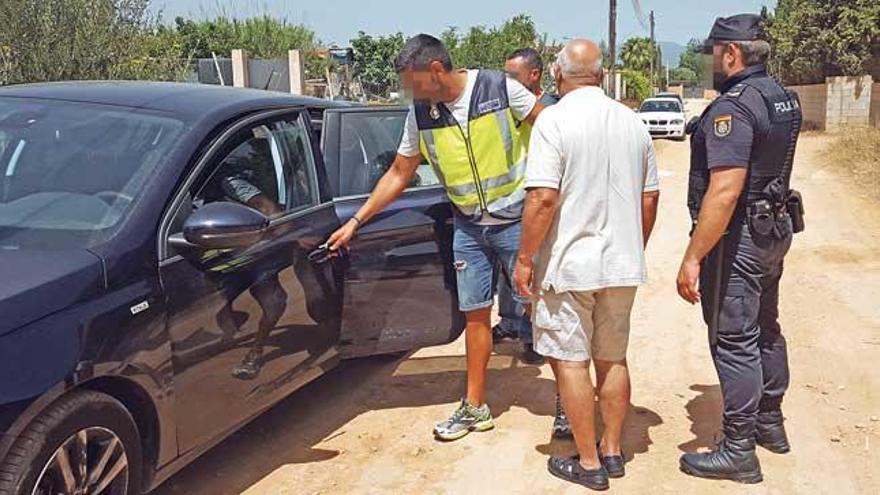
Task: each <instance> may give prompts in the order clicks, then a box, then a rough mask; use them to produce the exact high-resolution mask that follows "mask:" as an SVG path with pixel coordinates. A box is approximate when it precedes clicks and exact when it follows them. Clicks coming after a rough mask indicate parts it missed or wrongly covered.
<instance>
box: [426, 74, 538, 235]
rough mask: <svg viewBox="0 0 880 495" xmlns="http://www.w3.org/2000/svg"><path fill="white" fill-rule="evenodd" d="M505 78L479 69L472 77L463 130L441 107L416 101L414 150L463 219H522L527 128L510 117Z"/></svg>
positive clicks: (528, 128) (442, 106) (528, 127)
mask: <svg viewBox="0 0 880 495" xmlns="http://www.w3.org/2000/svg"><path fill="white" fill-rule="evenodd" d="M506 78H507V76H506V75H505V74H503V73H501V72H497V71H491V70H481V71H479V73H478V75H477V80H476V83H475V85H474V90H473V93H472V94H471V101H470V107H469V110H468V129H467V132H465V130H464V129H462V128H461V126H460V125H459V123H458V122H457V121H456V120H455V118H454V117H453V116H452V112H450V111H449V109H448V108H446V106H445V105H431V104H429V103H427V102H416V103H415V105H414V109H415V116H416V123H417V124H418V129H419V147H420V149H421V152H422V156H424V157H425V158H426V159H427V160H428V162H429V163H430V164H431V165H432V166H433V168H434V171H435V173H436V174H437V177H438V178H439V179H440V182H441V183H442V184H443V186H444V187H445V188H446V194H447V195H448V196H449V200H450V201H451V202H452V204H453V205H455V207H456V208H457V209H458V210H459V212H461V214H463V215H464V216H466V217H468V218H471V219H474V220H478V219H480V218H481V217H482V215H483V213H487V214H488V215H490V216H492V217H495V218H498V219H502V220H515V219H519V218H520V217H521V216H522V207H523V199H524V198H525V190H524V189H523V182H524V180H525V167H526V155H527V153H528V143H529V131H530V129H531V128H530V126H528V125H527V124H525V123H523V124H522V125H518V124H519V123H518V122H517V121H516V119H515V118H514V117H513V113H512V112H511V110H510V104H509V101H508V96H507V80H506Z"/></svg>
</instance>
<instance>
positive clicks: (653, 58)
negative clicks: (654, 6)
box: [648, 10, 657, 92]
mask: <svg viewBox="0 0 880 495" xmlns="http://www.w3.org/2000/svg"><path fill="white" fill-rule="evenodd" d="M648 19H650V21H651V91H652V92H653V91H654V72H655V69H654V65H655V63H656V60H657V44H656V43H657V42H656V41H655V39H654V11H653V10H652V11H651V15H650V16H648Z"/></svg>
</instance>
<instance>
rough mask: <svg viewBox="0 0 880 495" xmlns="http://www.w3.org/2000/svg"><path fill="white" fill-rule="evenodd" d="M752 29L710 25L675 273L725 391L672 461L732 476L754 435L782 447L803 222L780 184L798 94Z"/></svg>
mask: <svg viewBox="0 0 880 495" xmlns="http://www.w3.org/2000/svg"><path fill="white" fill-rule="evenodd" d="M760 36H761V18H760V17H759V16H757V15H751V14H742V15H736V16H733V17H728V18H719V19H718V20H716V22H715V25H714V26H713V27H712V31H711V33H710V34H709V39H708V40H707V45H706V47H707V50H711V53H712V60H713V67H714V69H713V73H714V74H713V75H714V78H715V85H716V89H717V90H718V91H719V92H720V93H721V96H720V97H719V98H717V99H716V100H715V101H714V102H713V103H712V104H711V105H710V106H709V107H708V108H707V109H706V111H705V112H703V115H702V116H701V117H700V119H699V122H697V123H695V124H693V125H691V126H690V127H691V129H690V131H691V132H692V136H691V171H690V179H689V187H688V189H689V190H688V208H689V209H690V212H691V217H692V219H693V221H694V228H693V232H692V235H691V241H690V244H689V245H688V248H687V252H686V253H685V256H684V261H683V262H682V265H681V270H680V272H679V275H678V292H679V294H680V295H681V297H682V298H684V299H685V300H687V301H689V302H691V303H696V302H701V303H702V308H703V316H704V319H705V321H706V323H707V325H708V326H709V340H710V349H711V353H712V359H713V360H714V362H715V368H716V370H717V372H718V378H719V381H720V382H721V391H722V394H723V397H724V418H723V425H724V426H723V428H724V431H723V433H724V437H723V439H722V440H721V442H720V443H719V444H718V447H717V449H716V450H715V451H713V452H710V453H705V454H700V453H689V454H685V455H683V456H682V457H681V461H680V467H681V470H682V471H684V472H685V473H687V474H690V475H693V476H698V477H703V478H714V479H730V480H734V481H739V482H743V483H758V482H760V481H761V480H762V479H763V477H762V474H761V466H760V463H759V462H758V457H757V455H756V454H755V445H756V443H757V444H758V445H761V446H763V447H765V448H766V449H767V450H770V451H771V452H775V453H780V454H781V453H785V452H788V451H789V444H788V439H787V437H786V434H785V429H784V427H783V417H782V411H781V405H782V398H783V395H784V394H785V391H786V389H787V388H788V382H789V376H788V358H787V353H786V345H785V339H784V337H783V336H782V333H781V328H780V326H779V322H778V321H777V320H778V302H779V279H780V277H781V276H782V261H783V258H784V257H785V254H786V252H788V249H789V246H790V245H791V241H792V234H793V232H796V231H800V230H801V229H802V228H803V225H802V222H803V220H802V213H803V212H802V209H801V205H800V195H799V194H798V193H797V192H795V191H791V190H790V189H789V179H790V176H791V168H792V167H791V165H792V161H793V157H794V150H795V145H796V142H797V137H798V133H799V132H800V124H801V118H802V117H801V112H800V105H799V103H798V100H797V96H796V95H795V94H794V93H791V92H788V91H786V90H785V89H784V88H783V87H782V86H780V85H779V84H778V83H777V82H776V81H775V80H773V79H772V78H770V77H769V76H768V75H767V70H766V68H765V66H764V64H765V62H766V60H767V57H768V55H769V53H770V46H769V45H768V44H767V42H766V41H763V40H761V39H760ZM707 55H708V53H707Z"/></svg>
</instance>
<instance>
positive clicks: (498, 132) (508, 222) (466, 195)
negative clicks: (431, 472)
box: [329, 34, 543, 440]
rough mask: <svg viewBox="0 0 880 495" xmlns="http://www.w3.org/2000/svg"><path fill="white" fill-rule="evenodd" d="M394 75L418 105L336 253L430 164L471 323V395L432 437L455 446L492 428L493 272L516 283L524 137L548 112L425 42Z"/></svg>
mask: <svg viewBox="0 0 880 495" xmlns="http://www.w3.org/2000/svg"><path fill="white" fill-rule="evenodd" d="M395 67H396V69H397V71H398V73H399V74H400V78H401V82H402V85H403V87H404V89H407V90H409V91H411V93H412V95H413V98H414V103H413V105H412V106H411V108H410V112H409V116H408V118H407V121H406V125H405V128H404V132H403V138H402V139H401V143H400V148H399V149H398V151H397V156H396V157H395V159H394V162H393V163H392V164H391V167H390V168H389V169H388V172H386V173H385V175H384V176H383V177H382V179H381V180H380V181H379V182H378V183H377V184H376V187H375V188H374V189H373V192H372V194H370V198H369V199H368V200H367V202H366V203H365V204H364V206H363V207H361V209H360V210H359V211H358V212H357V213H356V214H355V216H354V217H352V218H351V219H350V220H349V221H348V222H346V223H345V225H343V226H342V227H341V228H340V229H339V230H337V231H336V232H335V233H333V235H332V236H331V237H330V239H329V244H330V247H331V249H332V250H337V249H342V248H344V247H345V246H346V245H347V244H348V243H349V241H350V240H351V239H352V238H353V237H354V235H355V233H356V231H357V229H358V227H360V225H361V224H362V223H364V222H367V221H369V219H370V218H372V217H373V216H375V215H376V214H377V213H379V212H380V211H381V210H382V209H384V208H385V207H386V206H387V205H388V204H390V203H391V202H392V201H394V200H395V199H397V197H398V196H400V194H401V193H402V192H403V190H404V189H405V188H406V187H407V185H408V184H410V182H411V180H412V177H413V175H414V174H415V171H416V168H417V167H418V166H419V165H420V164H421V163H423V161H424V160H427V161H428V162H429V163H430V164H431V165H432V166H433V167H434V171H435V172H436V173H437V177H438V178H439V179H440V182H441V183H442V184H443V187H444V188H445V189H446V194H447V196H448V197H449V201H450V203H452V205H453V209H454V211H455V228H454V240H453V255H454V257H455V258H454V259H455V264H454V266H455V271H456V282H457V287H458V304H459V309H460V310H461V311H462V312H464V313H465V316H466V318H467V328H466V330H465V338H466V349H467V392H466V395H465V397H463V398H462V400H461V404H460V405H459V406H458V408H457V409H456V410H455V411H454V412H453V413H452V415H451V416H450V417H449V418H448V419H446V420H445V421H442V422H440V423H438V424H437V425H435V427H434V435H436V436H437V437H438V438H439V439H441V440H456V439H459V438H462V437H464V436H465V435H467V434H468V433H470V432H471V431H485V430H489V429H491V428H493V427H494V422H493V419H492V413H491V412H490V410H489V406H488V404H486V401H485V392H486V390H485V389H486V385H485V383H486V367H487V366H488V364H489V356H490V355H491V353H492V330H491V312H492V306H493V305H494V288H495V285H494V281H495V280H497V278H498V277H497V275H499V274H498V273H496V266H498V265H500V267H501V270H502V271H503V273H502V274H501V275H503V276H504V277H506V278H507V279H508V280H511V279H512V278H513V267H514V264H515V263H516V255H517V252H518V250H519V239H520V237H521V236H520V220H521V218H522V206H523V200H524V198H525V189H523V183H524V181H525V160H526V152H527V146H528V143H527V142H526V140H525V136H526V135H527V134H526V133H524V132H521V130H520V128H521V127H522V128H523V129H525V128H527V126H528V125H531V124H532V123H533V122H534V121H535V118H536V117H537V115H538V113H540V112H541V110H542V109H543V105H541V103H539V102H538V101H537V98H536V97H535V95H534V94H532V93H531V92H530V91H529V90H527V89H526V88H525V87H523V85H522V84H520V83H518V82H516V81H514V80H513V79H510V78H508V77H507V76H506V75H505V74H504V73H502V72H498V71H491V70H459V71H457V70H454V68H453V65H452V59H451V58H450V56H449V52H448V50H447V49H446V47H444V46H443V43H442V42H441V41H440V40H438V39H437V38H435V37H433V36H429V35H427V34H419V35H416V36H414V37H412V38H410V39H409V40H408V41H407V42H406V44H405V45H404V47H403V49H402V50H401V52H400V54H399V55H398V56H397V60H395ZM514 298H516V299H517V300H518V301H519V302H521V303H522V302H525V301H524V300H523V299H522V298H520V297H519V295H518V294H514ZM432 303H433V301H425V304H432Z"/></svg>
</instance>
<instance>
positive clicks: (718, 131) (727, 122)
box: [715, 113, 733, 137]
mask: <svg viewBox="0 0 880 495" xmlns="http://www.w3.org/2000/svg"><path fill="white" fill-rule="evenodd" d="M732 128H733V115H731V114H729V113H728V114H724V115H719V116H717V117H715V135H716V136H717V137H727V136H728V135H730V131H731V129H732Z"/></svg>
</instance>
